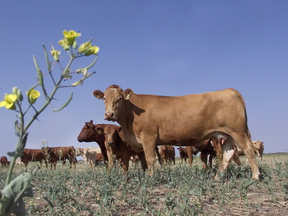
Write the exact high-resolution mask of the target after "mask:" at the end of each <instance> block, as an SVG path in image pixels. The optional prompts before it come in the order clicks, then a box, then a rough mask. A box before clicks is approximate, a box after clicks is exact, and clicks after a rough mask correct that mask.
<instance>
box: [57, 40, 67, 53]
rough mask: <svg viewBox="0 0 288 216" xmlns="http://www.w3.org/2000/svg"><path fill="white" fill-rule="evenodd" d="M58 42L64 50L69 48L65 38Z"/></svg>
mask: <svg viewBox="0 0 288 216" xmlns="http://www.w3.org/2000/svg"><path fill="white" fill-rule="evenodd" d="M58 43H59V44H60V45H61V46H62V47H63V48H64V50H65V51H67V50H69V45H68V43H67V41H66V40H65V39H62V40H60V41H59V42H58Z"/></svg>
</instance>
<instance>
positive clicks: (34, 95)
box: [26, 89, 40, 104]
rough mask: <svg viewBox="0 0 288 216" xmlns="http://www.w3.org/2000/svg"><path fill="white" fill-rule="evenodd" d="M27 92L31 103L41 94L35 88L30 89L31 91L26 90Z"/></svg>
mask: <svg viewBox="0 0 288 216" xmlns="http://www.w3.org/2000/svg"><path fill="white" fill-rule="evenodd" d="M26 94H27V97H28V102H29V103H30V104H34V103H35V102H36V100H37V98H38V97H39V96H40V92H39V91H37V90H35V89H30V90H29V91H27V92H26Z"/></svg>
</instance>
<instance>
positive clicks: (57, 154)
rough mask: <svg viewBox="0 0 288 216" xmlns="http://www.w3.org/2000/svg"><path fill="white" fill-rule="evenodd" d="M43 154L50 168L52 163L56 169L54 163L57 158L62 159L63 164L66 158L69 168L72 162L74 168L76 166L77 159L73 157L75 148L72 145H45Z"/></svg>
mask: <svg viewBox="0 0 288 216" xmlns="http://www.w3.org/2000/svg"><path fill="white" fill-rule="evenodd" d="M45 154H46V157H47V158H48V161H49V163H50V164H51V167H50V169H52V165H54V169H56V164H57V161H59V160H61V161H63V164H64V163H65V162H66V160H69V162H70V168H72V163H73V164H74V168H75V167H76V163H77V159H76V157H75V148H74V147H73V146H68V147H46V151H45Z"/></svg>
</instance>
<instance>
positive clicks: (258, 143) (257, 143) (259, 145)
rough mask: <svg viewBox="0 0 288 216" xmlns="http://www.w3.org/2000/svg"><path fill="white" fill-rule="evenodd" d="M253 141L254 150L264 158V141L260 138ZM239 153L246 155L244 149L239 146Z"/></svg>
mask: <svg viewBox="0 0 288 216" xmlns="http://www.w3.org/2000/svg"><path fill="white" fill-rule="evenodd" d="M252 143H253V148H254V152H255V154H257V155H258V157H259V158H260V159H261V160H262V156H263V152H264V143H263V142H262V141H260V140H257V141H252ZM238 155H239V156H241V155H245V154H244V151H243V150H242V149H241V148H239V147H238Z"/></svg>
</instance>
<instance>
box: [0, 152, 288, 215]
mask: <svg viewBox="0 0 288 216" xmlns="http://www.w3.org/2000/svg"><path fill="white" fill-rule="evenodd" d="M287 158H288V154H273V155H272V154H271V155H270V154H269V155H264V157H263V161H259V167H260V171H261V173H262V177H263V179H262V180H261V181H260V182H255V181H250V177H251V171H250V167H249V166H248V164H247V162H246V157H245V156H243V157H241V160H242V162H243V165H242V166H241V167H238V166H237V165H235V164H233V163H232V164H231V165H230V166H229V168H228V170H227V172H225V173H224V175H223V177H222V178H221V181H219V182H215V181H214V179H213V178H214V175H215V173H216V171H217V169H216V168H213V169H211V170H208V171H206V172H205V171H203V170H202V168H201V163H200V162H199V158H195V160H194V162H193V163H194V164H193V166H192V168H191V167H189V166H188V165H187V164H183V165H181V164H180V162H179V160H177V163H176V165H173V166H172V165H171V166H164V167H160V166H159V165H157V167H156V169H155V173H154V176H153V177H150V176H147V175H145V173H143V172H142V170H141V169H140V166H137V167H136V168H135V167H134V166H133V165H132V168H131V169H130V170H129V174H128V176H129V179H128V181H126V178H125V176H124V175H123V171H122V169H119V168H115V169H113V170H112V171H111V173H108V171H107V169H106V168H105V167H104V166H97V167H96V168H94V169H91V168H89V167H87V166H85V165H84V164H78V165H77V168H76V169H75V170H74V169H71V170H70V169H69V166H68V165H65V166H62V165H61V164H58V166H57V169H56V170H47V169H46V168H45V167H41V169H40V170H39V171H38V172H37V173H36V174H35V176H34V178H33V180H32V183H31V186H32V188H33V191H34V197H33V198H32V199H30V198H26V200H25V201H26V207H27V209H28V212H29V213H30V215H241V216H242V215H250V216H252V215H269V216H270V215H283V216H284V215H288V211H287V209H288V200H287V198H288V190H287V188H288V186H286V183H287V178H288V162H287ZM35 166H37V165H36V164H35V163H31V164H30V165H29V168H28V171H29V170H30V171H31V170H32V168H33V167H35ZM6 171H7V168H5V167H3V168H1V169H0V175H1V186H2V187H3V185H4V179H5V176H6ZM24 171H25V169H24V167H21V166H17V167H16V169H15V173H22V172H24Z"/></svg>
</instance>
